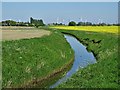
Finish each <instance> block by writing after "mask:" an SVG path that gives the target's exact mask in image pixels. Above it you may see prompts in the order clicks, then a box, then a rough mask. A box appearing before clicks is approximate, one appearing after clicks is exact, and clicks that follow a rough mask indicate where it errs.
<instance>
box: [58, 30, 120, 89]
mask: <svg viewBox="0 0 120 90" xmlns="http://www.w3.org/2000/svg"><path fill="white" fill-rule="evenodd" d="M60 31H61V32H66V33H69V34H72V35H74V36H76V37H77V38H78V39H79V40H80V41H81V42H82V43H83V44H84V45H86V46H87V49H88V50H89V51H92V52H94V54H95V57H96V59H97V63H95V64H93V65H89V66H87V67H86V68H83V69H79V71H78V72H76V73H75V74H74V75H73V76H72V77H71V78H69V79H68V80H67V81H66V82H64V83H62V84H61V85H59V86H58V87H57V88H118V87H119V85H118V78H120V77H119V76H118V62H117V61H118V36H117V35H115V34H109V33H97V32H85V31H69V30H60ZM99 41H100V42H99Z"/></svg>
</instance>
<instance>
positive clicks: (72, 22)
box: [68, 21, 76, 26]
mask: <svg viewBox="0 0 120 90" xmlns="http://www.w3.org/2000/svg"><path fill="white" fill-rule="evenodd" d="M68 26H76V22H74V21H71V22H69V24H68Z"/></svg>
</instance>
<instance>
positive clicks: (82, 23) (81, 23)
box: [77, 22, 85, 26]
mask: <svg viewBox="0 0 120 90" xmlns="http://www.w3.org/2000/svg"><path fill="white" fill-rule="evenodd" d="M77 26H85V22H78V24H77Z"/></svg>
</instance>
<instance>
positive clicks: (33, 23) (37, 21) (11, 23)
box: [0, 17, 120, 27]
mask: <svg viewBox="0 0 120 90" xmlns="http://www.w3.org/2000/svg"><path fill="white" fill-rule="evenodd" d="M48 25H49V26H51V25H53V26H64V25H65V24H63V23H52V24H48ZM0 26H34V27H39V26H45V24H44V22H43V20H42V19H33V18H32V17H30V22H16V21H14V20H6V21H2V22H0ZM68 26H120V24H106V23H98V24H94V23H91V22H78V23H76V22H75V21H70V22H69V23H68Z"/></svg>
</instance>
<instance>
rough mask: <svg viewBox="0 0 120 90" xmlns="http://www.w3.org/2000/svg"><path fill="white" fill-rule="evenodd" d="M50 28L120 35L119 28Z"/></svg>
mask: <svg viewBox="0 0 120 90" xmlns="http://www.w3.org/2000/svg"><path fill="white" fill-rule="evenodd" d="M50 28H56V29H66V30H82V31H92V32H103V33H114V34H118V26H52V27H50Z"/></svg>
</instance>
